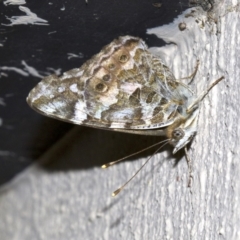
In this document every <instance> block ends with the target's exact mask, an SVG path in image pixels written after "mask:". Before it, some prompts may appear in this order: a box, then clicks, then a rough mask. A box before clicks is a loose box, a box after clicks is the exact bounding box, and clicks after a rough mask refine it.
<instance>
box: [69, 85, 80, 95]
mask: <svg viewBox="0 0 240 240" xmlns="http://www.w3.org/2000/svg"><path fill="white" fill-rule="evenodd" d="M70 90H71V91H72V92H74V93H76V92H78V88H77V84H76V83H74V84H72V85H71V86H70Z"/></svg>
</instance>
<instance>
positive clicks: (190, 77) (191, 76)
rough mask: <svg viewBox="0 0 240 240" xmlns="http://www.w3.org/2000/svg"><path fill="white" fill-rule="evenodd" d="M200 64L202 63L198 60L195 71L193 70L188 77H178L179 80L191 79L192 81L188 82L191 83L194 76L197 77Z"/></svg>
mask: <svg viewBox="0 0 240 240" xmlns="http://www.w3.org/2000/svg"><path fill="white" fill-rule="evenodd" d="M199 64H200V61H199V60H197V63H196V66H195V69H194V72H193V73H192V74H191V75H190V76H188V77H184V78H180V79H178V80H180V81H181V80H185V79H191V81H190V82H189V83H188V84H191V82H192V80H193V79H194V77H195V76H196V74H197V71H198V67H199Z"/></svg>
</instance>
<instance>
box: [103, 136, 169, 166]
mask: <svg viewBox="0 0 240 240" xmlns="http://www.w3.org/2000/svg"><path fill="white" fill-rule="evenodd" d="M167 141H168V139H167V140H163V141H161V142H158V143H155V144H153V145H151V146H149V147H147V148H144V149H142V150H140V151H138V152H135V153H132V154H130V155H128V156H126V157H123V158H120V159H118V160H116V161H113V162H109V163H106V164H104V165H102V168H108V167H111V166H112V165H114V164H116V163H119V162H121V161H123V160H125V159H127V158H130V157H132V156H134V155H137V154H139V153H141V152H144V151H147V150H148V149H150V148H153V147H155V146H157V145H159V144H161V143H163V142H167Z"/></svg>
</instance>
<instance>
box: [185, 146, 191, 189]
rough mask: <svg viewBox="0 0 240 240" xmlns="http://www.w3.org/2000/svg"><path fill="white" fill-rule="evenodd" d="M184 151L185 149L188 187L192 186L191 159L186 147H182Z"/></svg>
mask: <svg viewBox="0 0 240 240" xmlns="http://www.w3.org/2000/svg"><path fill="white" fill-rule="evenodd" d="M184 151H185V157H186V160H187V165H188V187H191V186H192V179H193V175H192V160H191V158H190V156H189V154H188V150H187V147H184Z"/></svg>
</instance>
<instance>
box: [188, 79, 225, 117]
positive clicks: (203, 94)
mask: <svg viewBox="0 0 240 240" xmlns="http://www.w3.org/2000/svg"><path fill="white" fill-rule="evenodd" d="M223 79H224V77H223V76H222V77H220V78H219V79H217V80H216V81H214V82H213V83H212V84H211V85H210V86H209V87H208V88H207V89H206V90H205V91H203V92H202V94H201V95H200V96H199V97H198V98H197V99H196V100H195V101H194V102H193V103H192V104H191V105H190V106H189V107H188V109H187V112H188V113H189V112H191V111H192V110H193V109H194V107H195V106H196V105H197V104H199V102H201V101H202V100H203V99H204V98H205V97H206V95H207V94H208V93H209V92H210V90H211V89H212V88H213V87H214V86H215V85H217V84H218V83H219V82H220V81H222V80H223Z"/></svg>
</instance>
